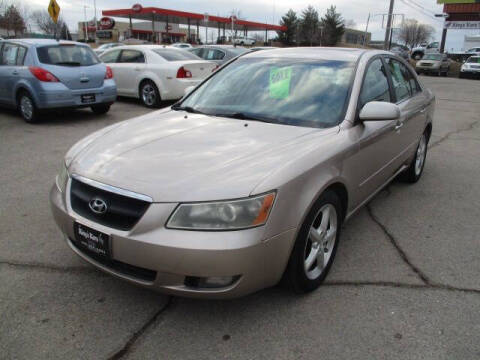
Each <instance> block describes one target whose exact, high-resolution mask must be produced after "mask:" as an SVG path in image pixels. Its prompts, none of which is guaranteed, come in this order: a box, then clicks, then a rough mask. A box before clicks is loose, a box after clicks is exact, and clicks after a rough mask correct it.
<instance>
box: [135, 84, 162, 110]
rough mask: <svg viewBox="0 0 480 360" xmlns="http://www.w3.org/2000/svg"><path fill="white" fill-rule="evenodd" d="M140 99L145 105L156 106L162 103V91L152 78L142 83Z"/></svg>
mask: <svg viewBox="0 0 480 360" xmlns="http://www.w3.org/2000/svg"><path fill="white" fill-rule="evenodd" d="M140 99H141V100H142V102H143V105H145V106H146V107H149V108H155V107H158V106H159V105H160V101H161V98H160V92H159V91H158V88H157V85H155V83H154V82H153V81H151V80H145V81H143V82H142V83H141V85H140Z"/></svg>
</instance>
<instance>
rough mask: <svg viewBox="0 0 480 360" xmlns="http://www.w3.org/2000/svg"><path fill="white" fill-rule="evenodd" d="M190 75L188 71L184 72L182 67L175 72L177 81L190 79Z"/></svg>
mask: <svg viewBox="0 0 480 360" xmlns="http://www.w3.org/2000/svg"><path fill="white" fill-rule="evenodd" d="M191 77H192V73H191V72H190V71H188V70H185V68H184V67H183V66H182V67H181V68H180V69H178V71H177V79H185V78H191Z"/></svg>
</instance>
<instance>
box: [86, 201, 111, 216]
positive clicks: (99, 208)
mask: <svg viewBox="0 0 480 360" xmlns="http://www.w3.org/2000/svg"><path fill="white" fill-rule="evenodd" d="M88 206H89V207H90V210H92V211H93V212H94V213H95V214H97V215H103V214H105V213H106V212H107V203H106V202H105V201H103V200H102V199H100V198H98V197H95V198H93V199H92V200H90V202H89V203H88Z"/></svg>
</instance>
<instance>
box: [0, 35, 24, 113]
mask: <svg viewBox="0 0 480 360" xmlns="http://www.w3.org/2000/svg"><path fill="white" fill-rule="evenodd" d="M19 49H20V46H18V45H16V44H12V43H4V44H3V46H2V49H1V57H0V84H2V86H0V101H1V102H2V103H5V104H9V105H14V101H15V96H14V95H13V93H12V92H13V91H14V85H15V83H16V82H17V81H18V80H19V75H20V73H19V69H18V68H19V67H20V66H19V65H17V55H18V51H19ZM23 56H25V53H23ZM22 65H23V60H22Z"/></svg>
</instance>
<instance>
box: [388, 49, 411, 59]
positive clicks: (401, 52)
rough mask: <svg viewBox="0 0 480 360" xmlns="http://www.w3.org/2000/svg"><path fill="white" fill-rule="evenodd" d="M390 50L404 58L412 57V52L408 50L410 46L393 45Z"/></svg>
mask: <svg viewBox="0 0 480 360" xmlns="http://www.w3.org/2000/svg"><path fill="white" fill-rule="evenodd" d="M390 52H392V53H394V54H395V55H397V56H400V57H401V58H402V59H404V60H407V61H408V60H409V59H410V53H409V51H408V48H406V47H402V46H395V47H393V48H392V49H391V50H390Z"/></svg>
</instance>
